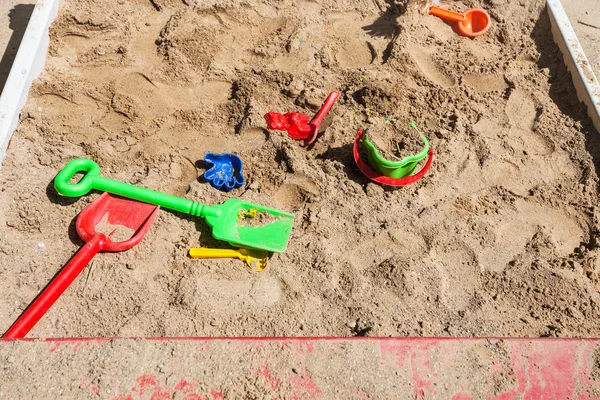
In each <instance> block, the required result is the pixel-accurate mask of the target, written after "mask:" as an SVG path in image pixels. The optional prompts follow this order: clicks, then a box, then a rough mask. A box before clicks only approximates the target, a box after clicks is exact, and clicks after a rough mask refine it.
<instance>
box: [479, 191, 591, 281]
mask: <svg viewBox="0 0 600 400" xmlns="http://www.w3.org/2000/svg"><path fill="white" fill-rule="evenodd" d="M513 206H514V207H515V208H516V210H515V209H512V208H511V209H505V210H502V211H501V212H500V213H499V214H490V215H487V216H483V217H482V219H483V220H484V221H485V223H486V224H487V226H488V227H489V229H490V230H491V232H493V234H494V236H495V240H494V243H493V245H492V246H490V247H489V248H484V249H481V250H480V251H479V252H478V253H479V258H480V260H481V261H480V262H481V264H482V266H483V267H484V268H485V269H489V270H492V271H496V272H499V271H502V270H503V269H504V268H506V266H507V265H508V263H509V262H510V261H511V260H512V259H514V258H515V257H516V256H517V255H519V254H520V253H522V252H523V251H525V245H526V243H527V242H528V241H529V240H531V238H532V237H533V235H534V234H535V233H536V232H537V231H538V230H539V228H542V229H543V230H544V231H545V232H547V233H548V235H549V236H550V238H551V240H552V242H553V244H554V245H555V246H556V250H557V252H558V254H559V255H567V254H569V253H570V252H572V251H573V249H574V248H576V247H578V246H579V244H580V243H581V241H582V240H583V235H584V233H583V230H582V229H581V227H580V226H579V224H578V223H577V221H576V219H574V218H573V217H570V216H568V215H567V214H565V213H564V212H562V211H561V210H557V209H553V208H551V207H548V206H544V205H541V204H531V203H529V202H526V201H524V200H518V201H517V202H515V203H514V204H513ZM498 249H502V251H498Z"/></svg>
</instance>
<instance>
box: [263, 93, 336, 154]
mask: <svg viewBox="0 0 600 400" xmlns="http://www.w3.org/2000/svg"><path fill="white" fill-rule="evenodd" d="M338 97H340V94H339V93H338V92H331V93H329V96H327V99H325V103H323V105H322V106H321V109H320V110H319V112H318V113H317V115H315V117H314V118H313V119H312V121H310V122H308V115H306V114H302V113H299V112H289V113H285V114H279V113H277V112H275V111H269V112H268V113H266V114H265V120H266V121H267V128H269V129H274V130H278V131H287V132H288V136H289V137H290V138H292V139H294V140H304V146H309V145H311V144H313V143H314V141H315V140H317V135H318V133H319V126H320V125H321V122H323V119H325V116H326V115H327V113H328V112H329V110H331V107H333V104H334V103H335V102H336V100H337V99H338ZM307 122H308V123H307Z"/></svg>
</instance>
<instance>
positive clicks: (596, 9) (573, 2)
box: [562, 0, 600, 77]
mask: <svg viewBox="0 0 600 400" xmlns="http://www.w3.org/2000/svg"><path fill="white" fill-rule="evenodd" d="M562 4H563V7H564V8H565V11H566V12H567V15H568V16H569V19H570V20H571V25H573V29H575V33H576V34H577V37H578V38H579V41H580V42H581V45H582V46H583V50H584V51H585V55H586V56H587V58H588V59H589V61H590V63H591V65H592V69H593V70H594V72H595V73H596V77H600V0H562Z"/></svg>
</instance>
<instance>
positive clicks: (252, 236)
mask: <svg viewBox="0 0 600 400" xmlns="http://www.w3.org/2000/svg"><path fill="white" fill-rule="evenodd" d="M202 214H203V215H202V216H203V217H204V218H205V219H206V222H207V223H208V224H209V225H210V226H212V228H213V230H212V234H213V236H214V237H215V239H219V240H224V241H226V242H229V243H231V244H233V245H239V246H242V247H250V248H256V249H262V250H266V251H273V252H277V253H280V252H282V251H284V250H285V248H286V247H287V242H288V238H289V236H290V234H291V232H292V226H293V225H294V215H293V214H290V213H287V212H283V211H279V210H276V209H274V208H268V207H263V206H260V205H258V204H253V203H248V202H245V201H242V200H238V199H229V200H227V201H226V202H225V203H223V204H220V205H217V206H204V210H203V211H202Z"/></svg>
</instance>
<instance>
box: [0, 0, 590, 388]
mask: <svg viewBox="0 0 600 400" xmlns="http://www.w3.org/2000/svg"><path fill="white" fill-rule="evenodd" d="M34 3H35V0H0V91H1V89H2V88H3V87H4V82H5V80H6V77H7V75H8V72H9V70H10V66H11V65H12V61H13V59H14V56H15V54H16V52H17V49H18V46H19V42H20V40H21V37H22V36H23V33H24V31H25V28H26V26H27V22H28V20H29V16H30V15H31V12H32V11H33V4H34ZM563 4H564V6H565V9H566V10H567V13H568V14H569V16H570V18H571V22H572V24H573V27H574V28H575V31H576V32H577V34H578V35H579V38H580V40H581V42H582V45H583V47H584V50H585V52H586V54H587V55H588V57H589V58H590V61H591V63H592V66H593V68H594V70H595V71H596V74H597V75H600V0H563ZM0 301H1V296H0ZM599 354H600V348H599V346H598V344H597V342H596V341H586V340H571V341H569V340H566V341H565V340H563V341H555V340H544V339H540V340H518V339H517V340H515V339H513V340H510V339H509V340H500V341H498V340H487V339H478V340H447V339H445V340H437V339H396V340H389V339H372V338H365V339H363V340H359V341H354V340H345V339H344V340H312V339H311V340H304V341H302V340H282V339H275V340H271V341H261V340H254V339H245V340H212V341H210V340H204V339H201V340H185V341H177V340H154V341H148V340H131V339H117V340H98V341H95V340H94V341H83V342H81V341H75V342H73V341H27V342H3V341H2V340H0V399H2V398H44V397H47V398H63V397H69V398H121V399H133V398H156V399H158V398H160V399H167V398H186V399H188V398H189V399H192V398H195V399H201V398H204V399H208V398H210V399H223V398H248V399H250V398H267V397H268V398H296V399H300V398H345V399H359V398H362V399H366V398H456V399H471V398H483V397H488V396H491V397H488V398H496V399H512V398H528V397H530V398H542V397H543V398H576V397H578V396H583V397H585V398H588V397H594V396H598V395H599V394H600V387H599V386H598V384H597V383H596V382H594V381H597V380H598V374H599V373H600V372H599V371H600V369H599V366H600V361H599V360H598V357H599V356H598V355H599ZM238 389H239V390H238ZM236 390H237V391H236ZM484 395H488V396H484Z"/></svg>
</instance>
